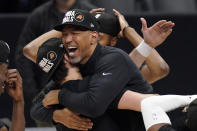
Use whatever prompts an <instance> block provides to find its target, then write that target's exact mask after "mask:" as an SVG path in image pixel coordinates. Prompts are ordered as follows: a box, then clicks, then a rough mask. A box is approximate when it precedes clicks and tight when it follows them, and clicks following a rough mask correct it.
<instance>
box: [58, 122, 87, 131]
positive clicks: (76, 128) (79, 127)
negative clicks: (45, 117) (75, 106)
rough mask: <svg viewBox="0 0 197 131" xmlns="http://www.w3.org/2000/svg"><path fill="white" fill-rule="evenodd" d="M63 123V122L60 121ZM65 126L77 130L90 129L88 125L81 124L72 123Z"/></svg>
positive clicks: (85, 130) (84, 130)
mask: <svg viewBox="0 0 197 131" xmlns="http://www.w3.org/2000/svg"><path fill="white" fill-rule="evenodd" d="M60 123H61V122H60ZM65 126H67V127H68V128H70V129H75V130H80V131H88V128H86V127H81V126H79V125H76V124H73V123H72V124H70V125H65Z"/></svg>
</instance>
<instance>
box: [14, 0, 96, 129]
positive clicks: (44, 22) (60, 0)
mask: <svg viewBox="0 0 197 131" xmlns="http://www.w3.org/2000/svg"><path fill="white" fill-rule="evenodd" d="M73 8H79V9H85V10H90V9H92V8H95V6H93V5H91V4H89V3H88V2H87V1H86V0H83V1H81V0H49V1H48V2H46V3H44V4H43V5H41V6H39V7H38V8H36V9H35V10H34V11H33V12H32V13H31V15H30V16H29V18H28V19H27V21H26V23H25V26H24V29H23V31H22V33H21V35H20V38H19V40H18V42H17V46H16V52H15V53H16V54H15V62H16V66H17V69H18V70H19V72H20V74H21V76H22V78H23V81H24V82H23V87H24V98H25V101H26V103H27V104H26V105H25V117H26V120H27V122H26V123H27V126H35V123H34V122H33V120H32V119H31V117H30V115H29V109H30V106H31V101H32V98H33V97H34V96H35V95H36V94H37V93H38V92H39V91H40V90H41V88H42V87H43V85H44V83H45V80H44V79H43V78H44V75H45V74H44V73H43V72H42V71H41V70H40V69H39V68H38V67H37V65H35V64H33V63H32V62H31V61H29V60H28V59H26V58H25V57H24V56H23V53H22V49H23V47H24V46H25V45H26V44H27V43H29V42H30V41H32V40H33V39H35V38H36V37H38V36H40V35H41V34H43V33H45V32H47V31H49V30H51V29H53V27H54V26H55V25H58V24H61V22H62V19H63V17H64V13H66V12H67V11H68V10H70V9H73Z"/></svg>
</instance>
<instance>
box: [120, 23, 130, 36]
mask: <svg viewBox="0 0 197 131" xmlns="http://www.w3.org/2000/svg"><path fill="white" fill-rule="evenodd" d="M128 27H130V26H129V25H126V26H125V27H124V28H123V29H122V34H123V37H125V35H126V33H125V32H126V30H127V29H128Z"/></svg>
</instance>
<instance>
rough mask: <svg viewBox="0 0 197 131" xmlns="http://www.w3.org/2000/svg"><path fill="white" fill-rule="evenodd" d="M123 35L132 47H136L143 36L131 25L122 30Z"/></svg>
mask: <svg viewBox="0 0 197 131" xmlns="http://www.w3.org/2000/svg"><path fill="white" fill-rule="evenodd" d="M124 35H125V37H126V38H127V39H128V40H129V41H130V42H131V44H132V45H133V46H134V47H137V46H138V45H139V44H140V43H141V42H142V41H143V38H142V37H141V36H140V35H139V34H138V33H137V32H136V31H135V29H134V28H132V27H127V28H126V29H125V30H124Z"/></svg>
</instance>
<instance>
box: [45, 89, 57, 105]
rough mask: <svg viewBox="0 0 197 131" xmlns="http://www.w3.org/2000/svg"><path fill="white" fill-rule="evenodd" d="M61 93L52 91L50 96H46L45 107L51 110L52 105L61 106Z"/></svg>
mask: <svg viewBox="0 0 197 131" xmlns="http://www.w3.org/2000/svg"><path fill="white" fill-rule="evenodd" d="M59 92H60V90H52V91H50V92H49V93H48V94H46V95H45V97H44V99H43V100H42V104H43V106H44V107H46V108H49V107H50V106H51V105H56V104H59V99H58V94H59Z"/></svg>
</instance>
